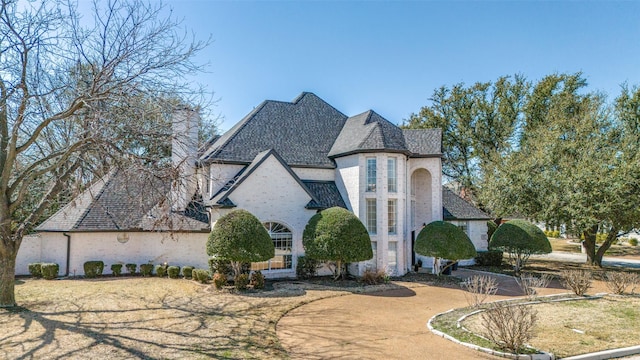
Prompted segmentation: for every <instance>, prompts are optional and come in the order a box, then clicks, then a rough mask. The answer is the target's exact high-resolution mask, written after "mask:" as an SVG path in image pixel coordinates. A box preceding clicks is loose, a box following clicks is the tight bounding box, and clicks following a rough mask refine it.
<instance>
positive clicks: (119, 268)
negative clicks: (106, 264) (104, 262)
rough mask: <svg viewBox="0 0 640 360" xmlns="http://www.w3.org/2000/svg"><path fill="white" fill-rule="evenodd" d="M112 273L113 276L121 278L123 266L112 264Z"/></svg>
mask: <svg viewBox="0 0 640 360" xmlns="http://www.w3.org/2000/svg"><path fill="white" fill-rule="evenodd" d="M111 272H112V273H113V276H120V274H122V264H111Z"/></svg>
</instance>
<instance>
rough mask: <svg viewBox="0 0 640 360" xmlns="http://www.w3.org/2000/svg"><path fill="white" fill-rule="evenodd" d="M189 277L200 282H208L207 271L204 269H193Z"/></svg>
mask: <svg viewBox="0 0 640 360" xmlns="http://www.w3.org/2000/svg"><path fill="white" fill-rule="evenodd" d="M191 278H192V279H193V280H194V281H197V282H199V283H202V284H206V283H208V282H209V272H208V271H207V270H205V269H194V270H193V271H192V272H191Z"/></svg>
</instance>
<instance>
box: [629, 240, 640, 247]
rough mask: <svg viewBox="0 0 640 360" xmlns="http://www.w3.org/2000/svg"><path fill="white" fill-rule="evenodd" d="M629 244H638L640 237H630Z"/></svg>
mask: <svg viewBox="0 0 640 360" xmlns="http://www.w3.org/2000/svg"><path fill="white" fill-rule="evenodd" d="M629 245H631V246H638V239H636V238H630V239H629Z"/></svg>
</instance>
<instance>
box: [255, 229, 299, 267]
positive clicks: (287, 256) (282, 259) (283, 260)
mask: <svg viewBox="0 0 640 360" xmlns="http://www.w3.org/2000/svg"><path fill="white" fill-rule="evenodd" d="M264 227H265V228H266V229H267V231H268V232H269V235H270V236H271V240H273V246H274V247H275V248H276V256H274V257H273V258H271V259H269V260H268V261H262V262H258V263H252V264H251V270H288V269H293V261H292V260H293V259H292V255H291V254H292V251H291V248H292V247H293V234H292V233H291V230H289V228H287V227H286V226H284V225H282V224H280V223H277V222H267V223H264Z"/></svg>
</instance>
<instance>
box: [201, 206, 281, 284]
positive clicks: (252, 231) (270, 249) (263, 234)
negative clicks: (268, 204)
mask: <svg viewBox="0 0 640 360" xmlns="http://www.w3.org/2000/svg"><path fill="white" fill-rule="evenodd" d="M207 254H208V255H210V256H215V257H216V258H219V259H226V260H229V261H231V266H232V268H233V272H234V275H235V276H237V275H238V274H240V273H241V272H242V263H247V262H248V263H251V262H259V261H266V260H269V259H271V258H272V257H274V256H275V247H274V246H273V240H271V236H270V235H269V233H268V232H267V229H265V227H264V225H262V223H261V222H260V220H258V218H256V217H255V216H254V215H253V214H251V213H250V212H248V211H246V210H234V211H232V212H230V213H228V214H226V215H224V216H222V217H221V218H220V219H218V221H216V225H215V226H214V227H213V230H211V233H210V234H209V239H208V240H207Z"/></svg>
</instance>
